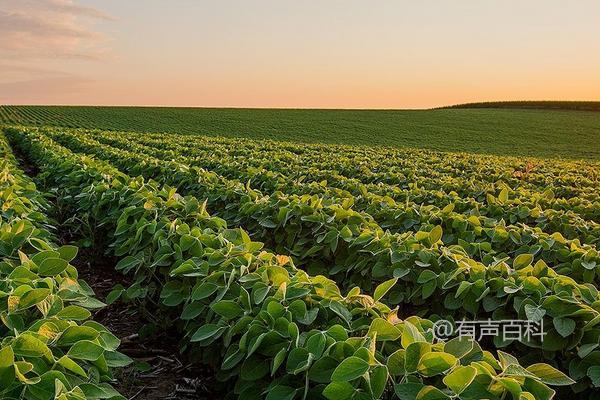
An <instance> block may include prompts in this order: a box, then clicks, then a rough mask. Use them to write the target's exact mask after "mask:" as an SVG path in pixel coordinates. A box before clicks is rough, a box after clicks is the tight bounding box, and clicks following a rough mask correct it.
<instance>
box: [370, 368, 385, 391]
mask: <svg viewBox="0 0 600 400" xmlns="http://www.w3.org/2000/svg"><path fill="white" fill-rule="evenodd" d="M387 381H388V369H387V367H386V366H385V365H378V366H376V367H375V368H373V371H371V374H370V376H369V382H370V384H371V391H372V392H373V397H374V398H376V399H379V398H381V396H382V395H383V392H384V391H385V387H386V384H387Z"/></svg>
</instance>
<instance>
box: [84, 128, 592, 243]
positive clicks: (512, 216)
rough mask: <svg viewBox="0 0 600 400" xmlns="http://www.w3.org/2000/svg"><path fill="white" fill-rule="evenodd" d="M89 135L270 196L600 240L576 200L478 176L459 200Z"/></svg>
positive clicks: (251, 158)
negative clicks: (437, 214) (421, 211)
mask: <svg viewBox="0 0 600 400" xmlns="http://www.w3.org/2000/svg"><path fill="white" fill-rule="evenodd" d="M89 134H90V135H92V137H96V138H97V139H98V140H100V141H102V142H103V143H107V144H110V145H113V146H115V145H116V146H118V147H122V148H126V149H128V148H130V146H131V144H132V142H133V144H137V145H138V147H139V146H143V147H144V153H149V154H152V155H154V156H156V157H158V158H160V159H163V160H172V159H177V160H181V159H184V160H185V163H186V164H188V165H190V166H199V167H202V168H206V169H209V170H211V171H214V172H216V173H218V174H221V175H223V176H224V177H227V178H233V179H239V180H241V181H244V182H248V183H249V184H251V185H252V186H253V187H256V188H259V189H260V190H263V191H265V192H268V193H271V192H274V191H276V190H283V191H285V192H286V193H288V194H292V193H295V194H305V193H311V194H321V193H322V192H323V191H327V190H330V191H331V190H335V189H340V190H341V192H340V191H337V192H336V195H337V196H350V197H353V198H354V199H355V201H356V206H357V207H361V208H366V207H369V205H370V204H371V203H372V202H373V200H374V199H373V197H374V196H375V197H379V198H383V199H384V200H383V201H382V202H381V203H382V204H383V206H384V207H385V206H388V207H389V206H393V207H398V206H409V205H410V206H412V207H413V208H414V207H417V206H420V205H422V204H427V205H428V206H433V207H436V208H439V209H442V208H446V207H452V208H453V209H455V210H456V211H458V212H460V213H461V214H468V215H475V216H483V217H485V218H492V219H496V220H500V219H503V220H505V221H508V222H509V223H511V224H513V223H525V224H528V225H531V226H535V227H539V228H540V229H542V230H543V231H545V232H547V233H554V232H560V233H561V234H562V235H564V236H565V237H567V238H579V239H580V240H581V241H582V242H583V243H590V244H595V243H597V242H598V241H599V240H600V224H598V223H596V222H594V221H588V220H585V219H583V218H582V217H581V216H580V215H579V214H577V213H575V212H574V211H573V210H576V209H577V206H576V204H575V202H576V201H577V199H578V198H577V197H570V198H569V199H568V200H566V199H560V198H555V193H554V192H553V190H551V187H552V186H550V187H549V186H545V187H544V188H543V189H538V190H533V191H529V190H524V189H522V188H516V189H515V190H513V189H512V187H513V186H510V185H508V184H507V183H505V182H504V181H494V183H491V184H489V185H488V186H486V187H485V188H476V187H474V184H473V182H476V183H477V182H478V179H476V178H478V176H476V177H472V176H471V177H470V178H469V179H470V180H469V181H464V180H460V181H459V183H457V184H456V185H458V186H459V187H461V188H463V189H466V195H465V193H463V194H462V195H461V194H460V193H456V192H455V191H454V190H453V189H454V187H447V185H446V183H445V181H444V180H440V179H433V180H432V182H434V183H433V184H432V185H430V186H431V187H430V188H427V187H425V186H424V185H423V180H424V179H432V178H431V176H429V175H425V177H423V176H419V177H417V178H415V181H414V182H416V183H402V182H393V183H383V182H381V181H377V182H375V183H366V184H365V183H364V182H361V181H360V180H359V179H357V178H356V177H350V178H349V177H346V176H342V175H340V173H339V170H321V169H319V168H318V167H315V165H314V164H315V163H308V162H307V164H309V165H310V168H307V167H303V166H301V167H299V168H298V171H296V172H294V173H289V169H290V167H289V166H286V167H283V166H281V165H280V164H279V163H277V165H275V166H274V165H273V164H274V163H275V161H274V160H277V156H275V155H274V156H273V157H271V158H268V159H266V160H265V161H264V162H263V163H261V162H260V161H257V159H260V157H262V155H261V154H260V153H259V152H247V153H246V152H245V151H240V152H239V154H238V153H234V155H233V156H230V157H228V156H227V155H226V154H222V153H219V151H218V150H217V149H213V150H212V151H211V150H210V149H209V148H207V149H206V150H199V149H198V148H197V147H195V146H193V145H191V144H190V146H183V145H180V144H177V142H176V140H177V139H176V137H175V139H174V138H172V137H169V138H168V139H164V138H163V140H161V141H160V142H158V141H157V140H150V139H146V138H145V137H144V138H143V139H142V138H139V137H138V136H139V135H138V136H136V135H131V134H123V133H110V132H90V133H89ZM173 142H175V144H173ZM207 147H209V146H207ZM165 149H166V150H165ZM326 154H328V153H326ZM330 158H331V157H330ZM334 158H336V159H337V157H334ZM285 160H286V159H285V158H283V161H281V163H285ZM346 163H347V162H346ZM346 163H345V162H344V161H343V160H337V163H336V167H337V168H338V169H339V168H340V167H341V165H345V164H346ZM351 165H353V164H351ZM437 165H439V164H436V166H437ZM389 175H391V176H393V174H392V172H391V171H387V170H386V172H385V175H384V176H386V177H388V176H389ZM474 175H475V174H474ZM453 179H454V178H453ZM304 182H308V183H304ZM311 182H312V183H311ZM317 182H319V183H318V184H317ZM500 182H501V183H500ZM599 186H600V185H598V184H596V185H595V188H594V187H592V188H591V189H587V192H588V193H590V194H593V193H594V190H597V189H598V187H599ZM464 191H465V190H463V192H464ZM596 197H597V196H596ZM375 201H377V199H375ZM363 203H364V204H363ZM586 204H587V205H586V207H587V209H588V211H586V213H587V214H589V215H590V216H591V218H592V220H598V218H600V203H598V201H595V202H590V201H587V202H586ZM384 212H385V211H384Z"/></svg>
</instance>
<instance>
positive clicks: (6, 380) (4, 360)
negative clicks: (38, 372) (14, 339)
mask: <svg viewBox="0 0 600 400" xmlns="http://www.w3.org/2000/svg"><path fill="white" fill-rule="evenodd" d="M14 363H15V355H14V353H13V349H12V347H10V346H6V347H4V348H2V349H1V350H0V387H8V385H9V384H10V383H11V382H12V381H13V379H14V378H15V366H14Z"/></svg>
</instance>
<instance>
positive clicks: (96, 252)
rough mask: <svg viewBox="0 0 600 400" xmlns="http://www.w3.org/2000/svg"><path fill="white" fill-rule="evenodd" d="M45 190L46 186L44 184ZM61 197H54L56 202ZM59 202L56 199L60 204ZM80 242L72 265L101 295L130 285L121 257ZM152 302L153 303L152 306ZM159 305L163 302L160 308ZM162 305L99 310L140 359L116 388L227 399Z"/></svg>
mask: <svg viewBox="0 0 600 400" xmlns="http://www.w3.org/2000/svg"><path fill="white" fill-rule="evenodd" d="M12 150H13V154H14V155H15V157H16V159H17V161H18V162H19V166H20V168H21V169H22V170H23V171H24V172H25V173H26V174H27V175H28V176H30V177H32V178H35V177H36V176H37V175H38V174H39V173H40V172H41V171H40V170H39V168H38V167H37V166H36V165H35V164H33V163H31V162H30V161H29V160H28V159H27V157H26V156H25V155H24V154H23V153H22V152H21V151H20V150H19V149H18V148H15V147H12ZM41 189H42V190H43V189H44V188H41ZM53 200H55V199H50V201H51V202H52V201H53ZM55 205H56V204H55ZM50 211H51V212H52V211H53V212H54V213H55V215H53V217H54V219H55V221H56V222H57V232H56V233H57V237H58V240H59V242H60V244H76V241H77V240H78V239H79V238H78V237H77V236H79V235H78V234H77V233H74V232H71V231H70V230H69V229H68V228H67V227H65V228H62V226H63V224H64V223H65V219H66V218H67V216H65V215H64V211H63V210H61V209H60V206H56V207H55V209H54V210H50ZM78 247H79V252H78V255H77V257H76V258H75V259H74V260H73V261H72V264H73V265H74V266H75V267H76V268H77V271H78V273H79V279H82V280H84V281H85V282H87V284H88V285H89V286H90V287H91V288H92V289H93V290H94V292H95V294H96V297H97V298H98V299H99V300H101V301H104V302H105V300H106V296H107V295H108V294H109V293H110V292H111V290H112V289H113V287H114V286H115V285H117V284H121V285H123V286H124V287H127V286H128V284H130V283H131V281H130V278H129V277H128V276H125V275H123V274H121V273H119V272H117V271H116V270H115V266H116V264H117V262H118V259H117V258H116V257H112V256H110V255H106V254H104V252H103V249H104V248H105V247H104V246H102V245H99V246H97V245H96V246H93V247H88V248H86V247H81V246H78ZM148 306H150V304H149V303H148V304H147V307H148ZM157 308H158V307H157ZM156 313H157V310H150V309H148V308H145V307H144V305H142V304H138V303H134V302H129V303H127V302H123V301H117V302H115V303H113V304H109V305H107V306H106V307H103V308H101V309H99V310H97V311H95V312H94V313H93V315H92V319H93V320H94V321H96V322H98V323H100V324H102V325H104V326H105V327H107V328H108V329H109V330H110V331H111V332H112V333H113V334H114V335H115V336H117V337H118V338H119V339H120V340H121V346H120V347H119V351H120V352H121V353H123V354H126V355H127V356H129V357H131V358H132V359H133V360H134V362H133V363H132V364H131V365H129V366H127V367H125V368H121V369H118V370H116V371H115V381H113V382H111V384H112V385H113V387H114V388H115V389H116V390H118V391H119V392H120V393H121V394H122V395H123V396H125V397H126V398H128V399H129V400H133V399H144V400H159V399H160V400H176V399H177V400H180V399H181V400H204V399H211V400H213V399H222V398H224V387H223V384H222V383H220V382H217V380H216V378H215V371H213V370H212V369H211V368H210V367H208V366H206V365H203V364H200V363H196V362H193V360H190V359H189V358H187V357H186V356H185V355H182V354H181V353H180V350H179V341H180V338H181V336H180V334H179V333H178V332H177V331H176V330H175V329H174V328H173V327H164V326H163V327H161V326H160V324H157V322H159V320H158V318H160V316H158V318H157V315H156Z"/></svg>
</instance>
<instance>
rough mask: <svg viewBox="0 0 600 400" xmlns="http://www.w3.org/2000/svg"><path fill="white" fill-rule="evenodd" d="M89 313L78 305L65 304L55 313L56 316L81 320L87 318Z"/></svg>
mask: <svg viewBox="0 0 600 400" xmlns="http://www.w3.org/2000/svg"><path fill="white" fill-rule="evenodd" d="M91 315H92V313H90V312H89V311H88V310H86V309H85V308H83V307H79V306H67V307H65V308H63V309H62V310H60V311H59V312H58V313H57V314H56V316H57V317H58V318H61V319H66V320H70V321H83V320H86V319H88V318H89V317H90V316H91Z"/></svg>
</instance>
